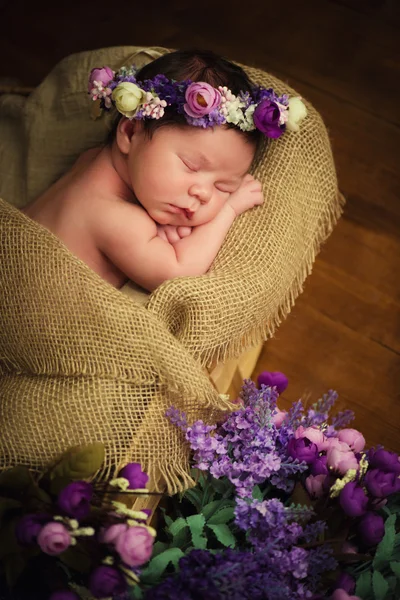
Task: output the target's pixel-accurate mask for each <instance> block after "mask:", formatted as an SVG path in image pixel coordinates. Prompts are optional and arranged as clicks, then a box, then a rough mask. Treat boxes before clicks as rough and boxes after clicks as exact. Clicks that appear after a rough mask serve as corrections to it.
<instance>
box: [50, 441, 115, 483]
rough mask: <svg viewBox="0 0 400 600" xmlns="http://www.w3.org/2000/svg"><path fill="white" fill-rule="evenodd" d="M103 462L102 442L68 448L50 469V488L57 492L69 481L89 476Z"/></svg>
mask: <svg viewBox="0 0 400 600" xmlns="http://www.w3.org/2000/svg"><path fill="white" fill-rule="evenodd" d="M103 462H104V444H102V443H101V442H94V443H93V444H88V445H85V446H74V447H73V448H70V449H69V450H68V451H67V452H66V453H65V454H64V455H63V456H62V457H61V459H60V461H59V462H58V463H57V464H56V465H55V466H54V467H53V468H52V469H51V470H50V473H49V477H50V480H51V484H50V489H51V492H52V493H54V494H58V493H59V492H60V491H61V490H62V489H63V488H64V487H65V486H66V485H68V483H70V482H71V481H79V480H82V479H89V478H91V477H92V476H93V475H94V474H95V473H96V471H98V470H99V469H100V467H101V465H102V464H103Z"/></svg>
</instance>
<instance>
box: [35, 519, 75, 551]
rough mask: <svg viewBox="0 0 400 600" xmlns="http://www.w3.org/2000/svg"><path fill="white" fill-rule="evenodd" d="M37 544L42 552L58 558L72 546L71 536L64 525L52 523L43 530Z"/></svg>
mask: <svg viewBox="0 0 400 600" xmlns="http://www.w3.org/2000/svg"><path fill="white" fill-rule="evenodd" d="M37 542H38V544H39V546H40V548H41V550H42V552H44V553H45V554H50V555H51V556H56V555H57V554H61V552H64V550H66V549H67V548H68V547H69V546H70V545H71V536H70V534H69V531H68V529H67V528H66V527H65V526H64V525H63V524H62V523H59V522H57V521H51V522H50V523H47V525H45V526H44V527H43V528H42V529H41V531H40V533H39V535H38V537H37Z"/></svg>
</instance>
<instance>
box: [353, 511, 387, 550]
mask: <svg viewBox="0 0 400 600" xmlns="http://www.w3.org/2000/svg"><path fill="white" fill-rule="evenodd" d="M358 535H359V536H360V539H361V541H362V542H363V543H364V544H365V545H366V546H377V545H378V544H379V542H380V541H381V540H382V538H383V536H384V535H385V523H384V521H383V518H382V517H381V516H380V515H378V514H376V513H374V512H367V513H366V514H365V515H364V516H363V517H362V518H361V519H360V522H359V524H358Z"/></svg>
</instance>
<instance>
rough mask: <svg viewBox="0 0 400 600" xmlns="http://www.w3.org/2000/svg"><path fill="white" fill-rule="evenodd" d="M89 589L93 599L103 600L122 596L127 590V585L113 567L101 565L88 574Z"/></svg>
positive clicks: (119, 572)
mask: <svg viewBox="0 0 400 600" xmlns="http://www.w3.org/2000/svg"><path fill="white" fill-rule="evenodd" d="M89 589H90V591H91V593H92V594H93V596H94V597H95V598H105V597H108V596H117V595H118V594H123V593H124V592H125V591H126V589H127V583H126V581H125V577H124V576H123V574H122V573H121V571H119V570H118V569H115V567H109V566H107V565H102V566H101V567H97V568H96V569H94V571H92V573H91V574H90V577H89Z"/></svg>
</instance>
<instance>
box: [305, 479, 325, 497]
mask: <svg viewBox="0 0 400 600" xmlns="http://www.w3.org/2000/svg"><path fill="white" fill-rule="evenodd" d="M326 477H327V476H326V475H315V477H314V475H309V476H308V477H307V479H306V489H307V492H308V493H309V494H310V496H311V497H312V498H321V496H322V495H323V493H324V489H323V486H324V481H325V479H326Z"/></svg>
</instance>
